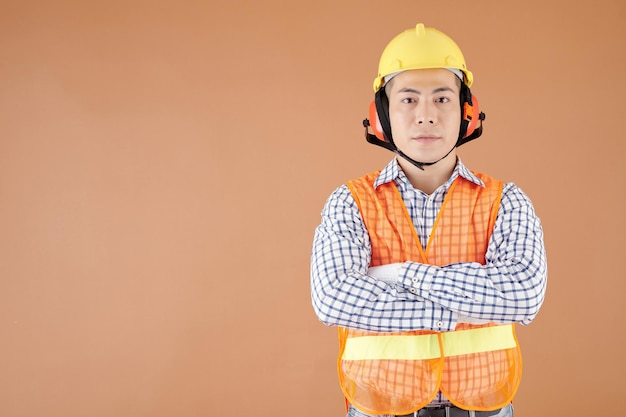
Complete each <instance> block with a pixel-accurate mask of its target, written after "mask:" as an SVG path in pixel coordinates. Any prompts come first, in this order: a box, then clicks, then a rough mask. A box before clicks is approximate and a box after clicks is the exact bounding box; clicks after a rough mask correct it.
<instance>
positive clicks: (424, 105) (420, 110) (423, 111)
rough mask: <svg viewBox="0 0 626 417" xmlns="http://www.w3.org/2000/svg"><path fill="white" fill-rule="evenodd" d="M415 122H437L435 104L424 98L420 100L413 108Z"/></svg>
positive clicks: (420, 123)
mask: <svg viewBox="0 0 626 417" xmlns="http://www.w3.org/2000/svg"><path fill="white" fill-rule="evenodd" d="M415 122H416V123H417V124H418V125H423V124H425V123H428V124H435V123H437V114H436V109H435V106H434V105H433V104H432V103H429V102H427V101H425V100H424V101H421V102H420V103H419V104H418V105H417V106H416V108H415Z"/></svg>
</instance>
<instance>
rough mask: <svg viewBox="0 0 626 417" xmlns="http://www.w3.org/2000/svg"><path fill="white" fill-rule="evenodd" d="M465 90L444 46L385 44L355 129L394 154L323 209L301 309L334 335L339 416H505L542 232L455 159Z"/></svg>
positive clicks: (471, 120) (467, 96)
mask: <svg viewBox="0 0 626 417" xmlns="http://www.w3.org/2000/svg"><path fill="white" fill-rule="evenodd" d="M472 82H473V75H472V73H471V71H469V70H468V69H467V68H466V65H465V59H464V57H463V55H462V53H461V50H460V49H459V47H458V46H457V45H456V43H455V42H454V41H453V40H452V39H450V38H449V37H448V36H447V35H445V34H443V33H442V32H440V31H438V30H436V29H433V28H427V27H425V26H424V25H423V24H418V25H417V26H416V27H415V28H411V29H409V30H406V31H404V32H403V33H401V34H399V35H398V36H396V37H395V38H394V39H393V40H392V41H391V42H390V43H389V44H388V45H387V47H386V48H385V50H384V52H383V54H382V56H381V59H380V63H379V72H378V76H377V77H376V79H375V80H374V91H375V99H374V102H373V103H372V106H371V107H370V118H369V120H367V119H366V120H365V121H364V124H365V125H366V137H367V140H368V141H369V142H371V143H374V144H377V145H380V146H382V147H384V148H386V149H389V150H391V151H393V152H394V153H395V154H396V155H397V156H396V157H395V158H394V159H393V160H392V161H391V162H390V163H389V164H388V165H387V166H386V167H385V168H383V169H382V170H379V171H375V172H373V173H371V174H368V175H366V176H364V177H361V178H358V179H355V180H352V181H349V182H348V184H346V185H342V186H340V187H339V188H337V189H336V190H335V191H334V192H333V193H332V194H331V196H330V197H329V198H328V200H327V202H326V205H325V206H324V209H323V212H322V220H321V224H320V225H319V226H318V227H317V229H316V231H315V238H314V244H313V254H312V259H311V290H312V303H313V307H314V309H315V312H316V314H317V316H318V317H319V319H320V320H321V321H322V322H323V323H325V324H326V325H331V326H338V328H339V340H340V352H339V361H338V368H339V380H340V385H341V388H342V391H343V393H344V395H345V397H346V403H347V405H348V416H371V415H388V416H400V415H409V416H411V415H414V416H453V417H454V416H479V417H486V416H512V415H513V410H512V406H511V402H512V400H513V397H514V395H515V392H516V391H517V388H518V386H519V383H520V378H521V366H522V364H521V354H520V350H519V346H518V342H517V338H516V337H515V327H514V326H515V323H521V324H528V323H530V322H531V321H532V320H533V319H534V318H535V316H536V315H537V313H538V311H539V308H540V306H541V304H542V302H543V299H544V294H545V288H546V279H547V267H546V259H545V250H544V244H543V232H542V228H541V224H540V221H539V219H538V218H537V217H536V215H535V212H534V209H533V206H532V204H531V202H530V200H529V199H528V197H527V196H526V195H525V194H524V193H523V192H522V191H521V190H520V189H519V188H518V187H517V186H516V185H514V184H513V183H503V182H502V181H498V180H496V179H493V178H491V177H489V176H488V175H484V174H480V173H475V172H472V171H470V170H469V169H468V168H466V167H465V165H464V164H463V163H462V162H461V160H460V159H459V158H458V156H457V151H456V149H457V147H458V146H460V145H462V144H464V143H466V142H467V141H469V140H472V139H475V138H477V137H478V136H480V134H481V133H482V120H483V119H484V114H482V113H480V112H479V110H478V103H477V100H476V98H475V97H474V96H473V95H472V93H471V91H470V87H471V85H472ZM367 126H369V128H370V129H371V130H372V131H373V132H374V133H373V134H372V133H369V131H368V127H367Z"/></svg>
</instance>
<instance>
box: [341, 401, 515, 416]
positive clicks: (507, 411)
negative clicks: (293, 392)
mask: <svg viewBox="0 0 626 417" xmlns="http://www.w3.org/2000/svg"><path fill="white" fill-rule="evenodd" d="M476 413H477V416H480V412H479V411H477V412H476ZM466 415H467V416H468V417H474V415H473V414H472V412H471V411H468V412H467V414H466ZM372 416H373V414H365V413H364V412H362V411H359V410H357V409H356V408H354V407H353V406H352V405H350V407H349V408H348V414H347V416H346V417H372ZM375 416H376V417H395V416H394V415H393V414H375ZM492 417H513V406H512V405H511V404H509V405H507V406H506V407H504V408H502V409H501V410H500V412H499V413H498V414H494V415H493V416H492Z"/></svg>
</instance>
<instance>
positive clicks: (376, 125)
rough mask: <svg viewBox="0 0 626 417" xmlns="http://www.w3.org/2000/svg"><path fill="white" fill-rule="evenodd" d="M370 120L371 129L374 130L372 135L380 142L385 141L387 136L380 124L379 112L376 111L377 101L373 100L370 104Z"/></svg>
mask: <svg viewBox="0 0 626 417" xmlns="http://www.w3.org/2000/svg"><path fill="white" fill-rule="evenodd" d="M369 120H370V129H372V133H374V135H376V137H377V138H378V139H380V140H385V135H384V134H383V127H382V125H381V124H380V119H379V118H378V112H377V111H376V101H375V100H373V101H372V103H371V104H370V109H369Z"/></svg>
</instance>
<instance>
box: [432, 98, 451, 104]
mask: <svg viewBox="0 0 626 417" xmlns="http://www.w3.org/2000/svg"><path fill="white" fill-rule="evenodd" d="M435 101H436V102H437V103H448V102H449V101H450V98H449V97H438V98H437V99H435Z"/></svg>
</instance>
